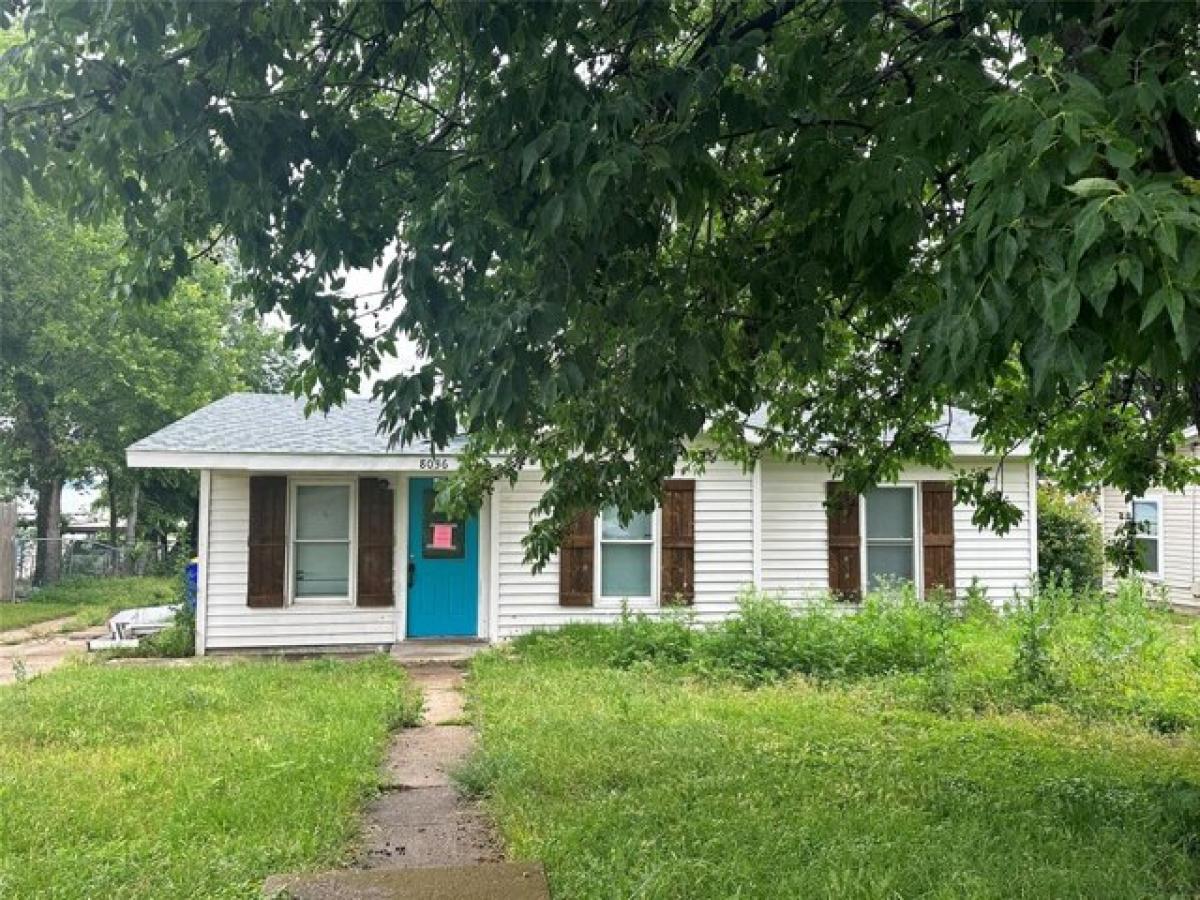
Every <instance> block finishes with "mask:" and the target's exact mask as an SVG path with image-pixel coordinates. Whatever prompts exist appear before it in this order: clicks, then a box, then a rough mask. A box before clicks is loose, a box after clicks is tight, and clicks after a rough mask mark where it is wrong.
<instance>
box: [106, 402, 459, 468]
mask: <svg viewBox="0 0 1200 900" xmlns="http://www.w3.org/2000/svg"><path fill="white" fill-rule="evenodd" d="M378 425H379V406H378V404H377V403H375V402H374V401H373V400H367V399H362V398H354V399H350V400H347V401H346V402H345V403H344V404H343V405H342V406H339V407H335V408H334V409H331V410H330V411H329V413H328V414H323V413H320V412H314V413H313V414H312V415H311V416H305V414H304V401H303V400H299V399H297V398H295V397H291V396H288V395H286V394H230V395H229V396H228V397H223V398H222V399H220V400H217V401H216V402H215V403H210V404H209V405H208V406H205V407H204V408H203V409H198V410H196V411H195V412H194V413H192V414H191V415H188V416H184V417H183V418H182V419H180V420H179V421H178V422H174V423H172V424H170V425H168V426H167V427H166V428H163V429H162V430H160V431H156V432H154V434H152V435H149V436H148V437H144V438H142V439H141V440H140V441H138V442H137V443H135V444H133V445H131V446H130V447H129V449H130V450H141V451H145V450H151V451H168V452H175V453H321V454H355V455H357V454H387V453H392V454H413V455H419V456H426V455H428V454H429V444H428V442H426V441H421V442H418V443H415V444H411V445H409V446H407V447H396V448H395V449H389V448H388V441H387V437H386V436H385V435H382V434H380V433H379V431H378ZM461 446H462V439H456V440H455V441H454V442H453V443H452V445H451V446H450V447H448V448H447V449H446V450H444V451H442V452H443V453H447V454H453V453H456V452H457V451H458V450H459V449H461Z"/></svg>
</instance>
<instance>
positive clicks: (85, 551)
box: [13, 535, 166, 597]
mask: <svg viewBox="0 0 1200 900" xmlns="http://www.w3.org/2000/svg"><path fill="white" fill-rule="evenodd" d="M39 545H44V546H45V548H46V553H47V556H48V558H53V557H52V556H51V554H57V556H58V560H59V564H60V565H59V576H60V577H61V578H75V577H93V578H112V577H118V576H124V575H147V574H151V573H153V572H155V571H160V570H161V569H162V567H163V566H164V565H165V564H166V558H165V554H164V553H163V550H162V548H161V547H160V546H159V545H157V544H152V543H145V542H140V543H136V544H118V545H115V546H114V545H112V544H107V543H104V542H103V541H97V540H94V539H92V538H77V537H65V538H63V539H62V540H58V541H50V540H46V539H44V538H32V537H22V536H20V535H18V536H17V537H15V538H14V539H13V559H14V568H15V576H16V578H15V581H16V590H17V596H18V597H27V596H29V594H30V593H31V591H32V590H33V579H34V574H35V572H36V570H37V557H38V546H39Z"/></svg>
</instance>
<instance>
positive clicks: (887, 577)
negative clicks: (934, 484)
mask: <svg viewBox="0 0 1200 900" xmlns="http://www.w3.org/2000/svg"><path fill="white" fill-rule="evenodd" d="M915 502H916V501H915V491H914V490H913V489H912V488H911V487H876V488H872V489H871V490H869V491H867V492H866V493H865V494H864V495H863V505H864V508H865V509H864V511H865V513H866V524H867V527H866V538H867V553H866V557H867V559H866V562H867V572H866V575H867V577H866V583H867V590H874V589H875V588H877V587H879V586H880V584H882V583H887V582H897V581H909V582H915V581H916V569H917V562H916V555H917V542H916V539H915V527H914V520H915V516H914V510H915Z"/></svg>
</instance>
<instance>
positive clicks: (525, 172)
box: [521, 136, 542, 184]
mask: <svg viewBox="0 0 1200 900" xmlns="http://www.w3.org/2000/svg"><path fill="white" fill-rule="evenodd" d="M541 157H542V140H541V137H540V136H539V137H538V138H536V139H534V140H532V141H530V142H529V143H528V144H526V145H525V149H524V150H522V151H521V183H522V184H524V183H525V182H526V181H528V180H529V175H530V173H532V172H533V167H534V166H536V165H537V162H538V160H539V159H541Z"/></svg>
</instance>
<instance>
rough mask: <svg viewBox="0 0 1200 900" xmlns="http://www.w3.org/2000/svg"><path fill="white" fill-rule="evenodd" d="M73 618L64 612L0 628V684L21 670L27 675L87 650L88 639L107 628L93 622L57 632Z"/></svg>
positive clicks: (15, 675) (102, 632)
mask: <svg viewBox="0 0 1200 900" xmlns="http://www.w3.org/2000/svg"><path fill="white" fill-rule="evenodd" d="M72 619H73V617H71V616H67V617H66V618H64V619H55V620H53V621H50V622H40V623H38V624H37V625H30V626H29V627H28V628H20V629H16V630H14V631H3V632H0V684H11V683H12V682H14V681H16V680H17V674H18V673H21V672H23V673H24V675H26V676H32V675H40V674H41V673H43V672H48V671H50V670H51V669H53V668H55V667H56V666H59V665H61V664H62V662H63V661H64V660H65V659H67V658H68V657H70V656H76V655H78V654H83V653H87V642H88V641H90V640H91V639H92V638H97V637H101V636H103V635H104V634H106V633H107V632H108V627H107V626H105V625H94V626H92V627H91V628H85V629H84V630H83V631H74V632H71V633H70V634H60V633H58V629H60V628H62V627H63V626H65V625H67V624H68V623H69V622H71V621H72Z"/></svg>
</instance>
